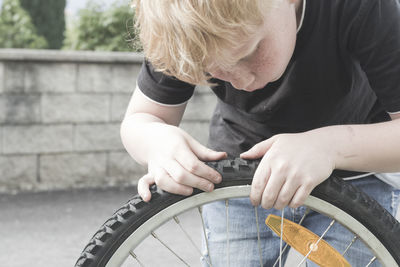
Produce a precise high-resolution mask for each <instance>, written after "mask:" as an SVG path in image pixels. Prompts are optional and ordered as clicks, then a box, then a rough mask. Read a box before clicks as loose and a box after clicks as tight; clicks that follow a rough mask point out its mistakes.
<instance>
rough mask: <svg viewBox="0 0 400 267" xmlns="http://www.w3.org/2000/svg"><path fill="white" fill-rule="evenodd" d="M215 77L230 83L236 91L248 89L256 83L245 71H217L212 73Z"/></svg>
mask: <svg viewBox="0 0 400 267" xmlns="http://www.w3.org/2000/svg"><path fill="white" fill-rule="evenodd" d="M210 74H211V75H212V76H213V77H215V78H217V79H221V80H224V81H227V82H230V83H231V84H232V86H233V87H235V88H236V89H246V88H247V87H248V86H249V85H250V84H252V83H253V81H254V76H253V75H251V73H246V72H245V71H238V70H236V71H234V70H231V71H221V70H218V71H215V72H212V73H210Z"/></svg>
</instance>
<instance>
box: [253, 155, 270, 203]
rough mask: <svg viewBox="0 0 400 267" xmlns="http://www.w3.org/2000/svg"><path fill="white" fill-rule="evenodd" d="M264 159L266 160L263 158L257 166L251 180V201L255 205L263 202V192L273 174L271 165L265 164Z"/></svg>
mask: <svg viewBox="0 0 400 267" xmlns="http://www.w3.org/2000/svg"><path fill="white" fill-rule="evenodd" d="M263 161H264V160H262V161H261V162H260V165H259V166H258V167H257V170H256V172H255V173H254V178H253V181H252V182H251V191H250V201H251V203H252V204H253V206H258V205H260V204H261V198H262V194H263V192H264V189H265V186H266V184H267V183H268V180H269V178H270V175H271V169H270V167H269V165H266V164H263ZM264 165H265V166H264Z"/></svg>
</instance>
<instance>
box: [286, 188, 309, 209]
mask: <svg viewBox="0 0 400 267" xmlns="http://www.w3.org/2000/svg"><path fill="white" fill-rule="evenodd" d="M311 191H312V189H309V188H307V187H305V186H300V187H299V188H298V189H297V191H296V193H295V194H294V196H293V198H292V200H291V201H290V203H289V206H290V207H291V208H298V207H300V206H302V205H303V204H304V202H305V201H306V199H307V197H308V196H309V195H310V193H311Z"/></svg>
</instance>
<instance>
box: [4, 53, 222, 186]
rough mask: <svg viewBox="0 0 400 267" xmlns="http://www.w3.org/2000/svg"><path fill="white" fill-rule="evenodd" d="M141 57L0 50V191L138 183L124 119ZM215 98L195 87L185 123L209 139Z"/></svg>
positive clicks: (140, 168)
mask: <svg viewBox="0 0 400 267" xmlns="http://www.w3.org/2000/svg"><path fill="white" fill-rule="evenodd" d="M142 59H143V58H142V55H140V54H134V53H121V52H66V51H46V50H40V51H38V50H17V49H0V192H14V191H30V190H34V191H37V190H54V189H67V188H74V187H100V186H110V185H121V184H135V183H136V182H137V179H138V178H140V176H141V175H143V174H144V172H145V170H146V169H145V167H143V166H140V165H138V164H136V163H135V162H134V161H133V160H132V159H131V158H130V157H129V155H128V154H127V153H126V152H125V150H124V148H123V146H122V143H121V141H120V137H119V126H120V122H121V120H122V117H123V114H124V112H125V109H126V107H127V104H128V101H129V99H130V96H131V94H132V92H133V90H134V88H135V84H136V77H137V74H138V71H139V69H140V65H141V62H142ZM215 102H216V99H215V97H214V95H213V94H211V91H210V90H209V89H208V88H197V89H196V91H195V95H194V96H193V97H192V99H191V101H190V102H189V104H188V108H187V111H186V113H185V116H184V119H183V122H182V124H181V126H182V128H184V129H185V130H187V131H188V132H189V133H190V134H192V135H193V136H194V137H195V138H196V139H197V140H199V141H200V142H201V143H203V144H205V143H206V141H207V137H208V123H209V118H210V116H211V113H212V111H213V109H214V106H215Z"/></svg>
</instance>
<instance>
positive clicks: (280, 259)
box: [279, 208, 285, 267]
mask: <svg viewBox="0 0 400 267" xmlns="http://www.w3.org/2000/svg"><path fill="white" fill-rule="evenodd" d="M284 210H285V208H283V209H282V213H281V238H280V241H279V267H282V244H283V242H282V237H283V217H284Z"/></svg>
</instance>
